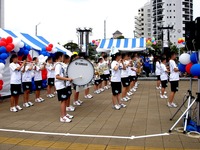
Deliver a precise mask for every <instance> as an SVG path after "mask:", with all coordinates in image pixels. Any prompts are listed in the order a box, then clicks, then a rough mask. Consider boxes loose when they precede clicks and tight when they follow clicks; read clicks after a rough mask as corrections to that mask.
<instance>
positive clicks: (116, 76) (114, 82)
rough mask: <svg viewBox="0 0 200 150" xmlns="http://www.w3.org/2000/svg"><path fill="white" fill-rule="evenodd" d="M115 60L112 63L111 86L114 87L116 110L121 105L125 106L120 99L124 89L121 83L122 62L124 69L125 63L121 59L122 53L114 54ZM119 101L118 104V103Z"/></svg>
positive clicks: (113, 98)
mask: <svg viewBox="0 0 200 150" xmlns="http://www.w3.org/2000/svg"><path fill="white" fill-rule="evenodd" d="M112 57H113V59H112V60H113V61H112V63H111V72H112V75H111V87H112V94H113V96H112V104H113V108H114V109H116V110H119V109H120V108H121V106H122V107H123V105H124V104H122V103H121V100H120V94H121V91H122V85H121V69H122V67H121V66H120V64H121V63H122V65H123V69H125V66H124V63H123V61H122V59H121V54H120V53H116V54H114V55H113V56H112ZM117 102H118V104H117Z"/></svg>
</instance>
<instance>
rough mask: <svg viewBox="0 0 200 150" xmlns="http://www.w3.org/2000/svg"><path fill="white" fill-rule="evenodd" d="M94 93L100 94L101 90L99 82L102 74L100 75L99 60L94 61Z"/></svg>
mask: <svg viewBox="0 0 200 150" xmlns="http://www.w3.org/2000/svg"><path fill="white" fill-rule="evenodd" d="M93 65H94V93H95V94H100V93H101V91H100V90H99V84H100V82H101V79H100V75H99V68H98V62H96V63H94V64H93Z"/></svg>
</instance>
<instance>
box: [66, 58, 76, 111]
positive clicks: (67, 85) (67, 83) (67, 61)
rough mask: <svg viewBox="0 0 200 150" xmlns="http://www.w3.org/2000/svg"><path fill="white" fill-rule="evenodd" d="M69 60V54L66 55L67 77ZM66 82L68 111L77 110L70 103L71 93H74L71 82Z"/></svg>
mask: <svg viewBox="0 0 200 150" xmlns="http://www.w3.org/2000/svg"><path fill="white" fill-rule="evenodd" d="M69 62H70V57H69V56H68V55H64V60H63V69H64V75H65V77H67V67H68V65H69ZM65 84H66V87H67V94H68V99H67V104H66V105H67V107H66V111H75V107H73V106H72V105H70V97H71V94H72V88H71V82H70V81H66V82H65Z"/></svg>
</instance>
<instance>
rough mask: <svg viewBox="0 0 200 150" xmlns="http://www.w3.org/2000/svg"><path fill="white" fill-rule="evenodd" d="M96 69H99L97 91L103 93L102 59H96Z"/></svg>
mask: <svg viewBox="0 0 200 150" xmlns="http://www.w3.org/2000/svg"><path fill="white" fill-rule="evenodd" d="M98 68H99V75H100V84H99V91H100V92H103V91H104V89H103V88H102V86H103V85H102V84H103V79H104V74H103V73H104V70H103V68H104V64H103V58H102V57H99V59H98Z"/></svg>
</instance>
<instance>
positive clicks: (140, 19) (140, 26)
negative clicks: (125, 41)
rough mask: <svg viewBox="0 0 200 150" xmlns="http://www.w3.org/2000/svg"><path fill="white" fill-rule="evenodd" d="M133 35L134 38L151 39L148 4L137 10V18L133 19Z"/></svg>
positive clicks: (149, 6)
mask: <svg viewBox="0 0 200 150" xmlns="http://www.w3.org/2000/svg"><path fill="white" fill-rule="evenodd" d="M134 35H135V37H136V38H141V37H146V38H150V37H151V5H150V3H149V2H148V3H146V4H145V5H144V6H143V7H142V8H140V9H138V16H136V17H135V31H134Z"/></svg>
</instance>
